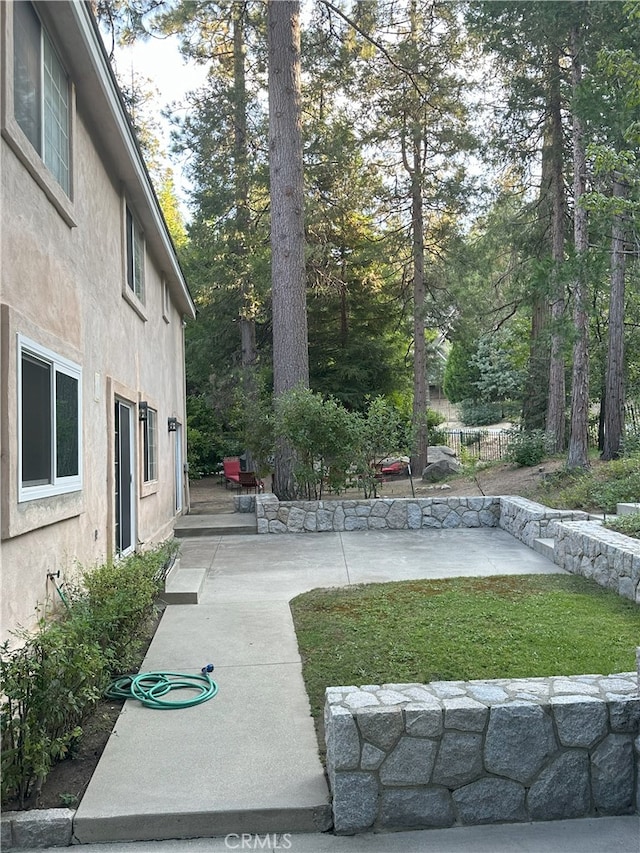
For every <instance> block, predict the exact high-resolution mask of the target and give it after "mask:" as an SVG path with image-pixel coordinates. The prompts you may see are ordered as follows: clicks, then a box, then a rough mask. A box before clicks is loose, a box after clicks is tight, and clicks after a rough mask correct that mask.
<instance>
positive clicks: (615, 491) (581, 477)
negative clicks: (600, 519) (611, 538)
mask: <svg viewBox="0 0 640 853" xmlns="http://www.w3.org/2000/svg"><path fill="white" fill-rule="evenodd" d="M638 495H640V453H634V454H631V455H629V456H623V457H622V458H620V459H615V460H613V461H612V462H608V463H606V464H603V465H600V466H598V467H596V468H594V469H591V470H587V471H560V472H558V473H556V474H553V475H550V476H549V477H548V479H547V485H546V489H543V490H541V493H540V495H539V499H540V500H542V501H543V502H546V503H548V505H549V506H554V507H572V508H573V509H584V510H593V511H596V510H597V511H600V512H608V513H614V512H615V511H616V504H619V503H628V502H634V501H636V500H637V499H638Z"/></svg>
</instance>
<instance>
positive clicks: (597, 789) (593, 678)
mask: <svg viewBox="0 0 640 853" xmlns="http://www.w3.org/2000/svg"><path fill="white" fill-rule="evenodd" d="M639 726H640V697H639V695H638V684H637V679H636V673H624V674H622V675H612V676H608V677H605V676H597V675H586V676H574V677H571V678H568V677H556V678H548V679H546V678H533V679H526V680H525V679H523V680H496V681H470V682H441V683H431V684H386V685H382V686H378V685H374V686H367V687H360V688H357V687H338V688H329V689H328V690H327V700H326V706H325V734H326V741H327V769H328V773H329V781H330V785H331V790H332V794H333V812H334V824H335V830H336V832H339V833H344V834H351V833H356V832H363V831H366V830H402V829H417V828H429V827H447V826H453V825H454V824H466V825H474V824H483V823H496V822H502V821H512V822H513V821H538V820H561V819H564V818H577V817H587V816H598V815H614V814H629V813H633V812H638V811H639V810H640V778H639V775H640V771H639V767H640V736H639Z"/></svg>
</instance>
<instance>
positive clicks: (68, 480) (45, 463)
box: [18, 335, 82, 501]
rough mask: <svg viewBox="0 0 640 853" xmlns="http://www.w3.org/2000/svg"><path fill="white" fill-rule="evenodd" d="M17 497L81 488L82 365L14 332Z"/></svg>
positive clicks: (50, 493)
mask: <svg viewBox="0 0 640 853" xmlns="http://www.w3.org/2000/svg"><path fill="white" fill-rule="evenodd" d="M18 397H19V399H18V419H19V430H18V436H19V438H18V440H19V445H20V451H19V484H18V497H19V500H20V501H28V500H34V499H36V498H43V497H49V496H51V495H57V494H64V493H66V492H75V491H79V490H80V489H81V488H82V418H81V411H82V368H81V367H80V366H79V365H78V364H75V363H74V362H72V361H69V360H68V359H65V358H62V356H59V355H57V354H56V353H54V352H51V350H48V349H46V348H45V347H42V346H40V345H39V344H37V343H35V342H34V341H31V340H29V339H28V338H24V337H22V336H20V335H19V336H18Z"/></svg>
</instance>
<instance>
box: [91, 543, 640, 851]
mask: <svg viewBox="0 0 640 853" xmlns="http://www.w3.org/2000/svg"><path fill="white" fill-rule="evenodd" d="M196 569H206V581H205V584H204V587H203V590H202V592H201V595H200V600H199V604H197V605H171V606H169V607H168V608H167V610H166V612H165V614H164V616H163V618H162V621H161V623H160V626H159V628H158V631H157V632H156V635H155V637H154V640H153V642H152V644H151V647H150V649H149V652H148V654H147V657H146V659H145V661H144V663H143V666H142V670H143V671H153V670H157V669H161V670H170V671H178V672H199V671H200V669H201V668H202V667H203V666H204V665H205V664H207V663H208V662H213V663H214V664H215V672H214V678H215V680H216V681H217V683H218V685H219V693H218V695H217V696H215V697H214V698H213V699H212V700H210V701H208V702H205V703H204V704H202V705H199V706H196V707H193V708H186V709H181V710H171V711H167V712H164V711H154V710H149V709H147V708H144V707H142V706H140V705H139V704H138V703H137V702H135V701H129V702H127V703H126V705H125V708H124V710H123V712H122V714H121V716H120V718H119V720H118V723H117V725H116V728H115V731H114V733H113V735H112V736H111V738H110V740H109V743H108V745H107V748H106V750H105V752H104V753H103V756H102V758H101V760H100V763H99V765H98V767H97V770H96V772H95V774H94V776H93V778H92V780H91V783H90V785H89V787H88V789H87V792H86V794H85V796H84V798H83V800H82V802H81V804H80V806H79V808H78V811H77V813H76V818H75V823H74V830H75V837H76V839H77V841H78V842H80V843H83V844H87V843H92V842H115V841H144V840H152V839H171V838H212V837H214V836H227V835H228V834H230V833H236V834H238V835H240V836H241V835H242V833H257V834H265V833H308V832H321V831H323V830H326V829H328V828H329V827H330V825H331V814H330V800H329V792H328V788H327V783H326V780H325V776H324V772H323V768H322V765H321V762H320V759H319V756H318V748H317V742H316V737H315V732H314V726H313V720H312V718H311V717H310V714H309V705H308V699H307V696H306V692H305V689H304V684H303V680H302V674H301V662H300V657H299V655H298V650H297V644H296V638H295V633H294V630H293V623H292V619H291V615H290V611H289V606H288V602H289V600H290V599H291V598H292V597H294V596H295V595H297V594H299V593H301V592H304V591H306V590H309V589H313V588H317V587H327V586H345V585H349V584H358V583H366V582H371V581H389V580H407V579H415V578H430V577H432V578H436V577H453V576H456V575H491V574H525V573H555V572H559V571H560V570H559V569H558V568H557V567H556V566H555V565H554V564H553V563H551V562H550V561H549V560H548V559H547V558H546V557H544V556H541V555H540V554H538V553H536V552H534V551H532V550H530V549H528V548H527V547H526V546H524V545H522V544H521V543H519V542H517V541H516V540H515V539H513V538H512V537H511V536H510V535H509V534H507V533H505V532H504V531H502V530H498V529H484V530H482V529H481V530H454V531H444V530H423V531H411V532H407V531H398V532H389V531H369V532H353V533H345V534H329V533H327V534H315V535H314V534H309V535H298V536H291V535H288V536H287V535H282V536H257V535H256V536H252V537H250V536H237V535H230V536H229V535H227V536H224V537H222V536H205V537H195V538H189V539H184V540H183V541H182V548H181V558H180V571H186V572H189V571H194V570H196ZM389 675H390V678H392V675H393V674H392V673H390V674H389ZM578 823H579V822H578ZM481 829H484V828H481ZM576 830H577V826H576ZM465 831H466V832H469V831H471V830H470V829H466V830H465ZM514 831H515V830H514ZM518 831H519V830H518ZM440 832H441V831H440ZM450 832H452V833H454V832H458V830H457V829H455V828H454V829H452V830H450ZM411 834H412V835H416V833H411ZM323 837H324V836H323ZM425 837H429V838H431V837H432V836H431V835H429V834H427V835H426V836H425ZM433 837H434V838H435V836H433ZM458 837H461V836H458ZM318 838H319V836H318ZM561 848H564V849H570V848H568V847H567V846H566V844H565V842H564V841H563V842H562V843H558V846H557V848H556V849H561ZM158 849H160V848H158ZM184 849H187V848H184ZM206 849H211V850H213V849H217V848H214V847H207V848H206ZM221 849H224V848H221ZM227 849H229V848H228V846H227ZM300 849H304V850H306V849H309V850H312V849H313V850H320V849H323V850H324V849H325V848H324V847H318V846H316V847H313V844H312V846H311V847H309V848H307V847H301V848H300ZM326 849H327V850H329V849H344V850H359V849H365V848H360V847H358V846H351V847H350V846H349V845H348V844H345V846H344V847H335V848H334V847H327V848H326ZM366 849H374V848H373V847H370V848H369V847H367V848H366ZM376 849H378V848H376ZM380 849H381V850H382V849H386V848H384V847H382V848H380ZM389 849H391V848H389ZM393 849H394V850H395V849H407V850H410V849H412V848H411V847H407V848H396V847H393ZM413 849H418V848H413ZM429 849H437V850H440V849H442V850H444V849H448V848H444V847H442V848H429ZM451 849H457V848H451ZM468 849H473V850H474V851H475V850H480V849H483V848H481V847H480V846H476V845H475V844H474V846H473V847H472V848H468ZM505 849H506V848H505ZM510 849H514V850H515V849H522V850H528V849H532V850H533V849H534V848H527V847H522V848H519V847H516V846H513V847H511V848H510ZM549 849H551V848H549ZM576 849H577V848H576ZM580 849H581V850H584V851H586V850H588V849H590V848H588V847H587V846H581V848H580ZM611 849H619V850H621V851H625V853H626V850H625V848H624V847H618V848H611ZM639 849H640V848H639ZM105 853H106V848H105Z"/></svg>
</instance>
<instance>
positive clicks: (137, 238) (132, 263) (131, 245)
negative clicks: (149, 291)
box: [126, 205, 144, 302]
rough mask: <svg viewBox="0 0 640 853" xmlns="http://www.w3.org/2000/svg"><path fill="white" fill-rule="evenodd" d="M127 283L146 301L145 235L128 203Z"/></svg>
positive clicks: (139, 297)
mask: <svg viewBox="0 0 640 853" xmlns="http://www.w3.org/2000/svg"><path fill="white" fill-rule="evenodd" d="M126 231H127V233H126V239H127V285H128V286H129V288H130V289H131V290H132V291H133V292H134V293H135V295H136V296H137V297H138V299H139V300H140V301H141V302H144V235H143V233H142V229H141V228H140V226H139V224H138V221H137V220H136V218H135V216H134V215H133V213H132V212H131V210H130V209H129V206H128V205H127V216H126Z"/></svg>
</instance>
